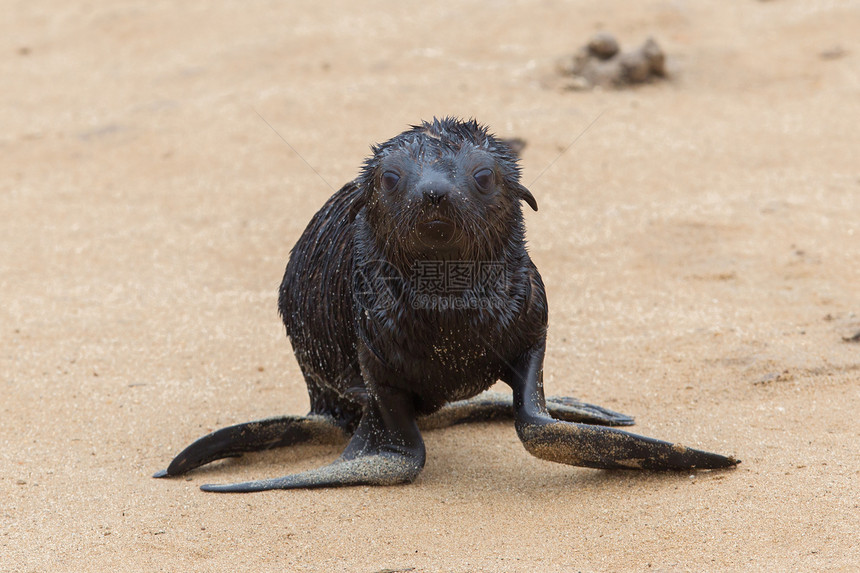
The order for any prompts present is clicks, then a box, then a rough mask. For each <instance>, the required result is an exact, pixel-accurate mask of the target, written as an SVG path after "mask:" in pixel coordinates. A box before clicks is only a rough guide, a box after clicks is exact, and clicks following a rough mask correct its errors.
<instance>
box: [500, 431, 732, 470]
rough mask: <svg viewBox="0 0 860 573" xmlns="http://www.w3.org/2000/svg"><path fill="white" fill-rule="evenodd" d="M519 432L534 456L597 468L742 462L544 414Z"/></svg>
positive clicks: (674, 467) (710, 465)
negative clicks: (543, 416)
mask: <svg viewBox="0 0 860 573" xmlns="http://www.w3.org/2000/svg"><path fill="white" fill-rule="evenodd" d="M517 434H518V435H519V437H520V440H521V441H522V443H523V445H524V446H525V448H526V450H528V452H529V453H530V454H532V455H533V456H536V457H538V458H541V459H545V460H549V461H551V462H558V463H563V464H568V465H573V466H581V467H589V468H598V469H642V470H688V469H693V468H697V469H721V468H730V467H734V466H736V465H737V464H739V463H740V460H737V459H735V458H733V457H728V456H723V455H720V454H715V453H711V452H706V451H702V450H696V449H693V448H687V447H685V446H682V445H680V444H672V443H670V442H664V441H663V440H656V439H654V438H647V437H645V436H639V435H636V434H631V433H630V432H625V431H623V430H616V429H614V428H606V427H600V426H591V425H588V424H574V423H570V422H561V421H557V420H552V419H550V418H542V419H536V420H532V421H529V422H528V423H521V424H517Z"/></svg>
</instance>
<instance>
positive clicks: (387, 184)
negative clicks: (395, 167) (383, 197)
mask: <svg viewBox="0 0 860 573" xmlns="http://www.w3.org/2000/svg"><path fill="white" fill-rule="evenodd" d="M399 182H400V175H398V174H397V173H395V172H394V171H386V172H385V173H383V174H382V188H383V189H385V190H386V191H394V188H395V187H397V184H398V183H399Z"/></svg>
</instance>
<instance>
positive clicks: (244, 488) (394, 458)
mask: <svg viewBox="0 0 860 573" xmlns="http://www.w3.org/2000/svg"><path fill="white" fill-rule="evenodd" d="M422 466H423V460H417V459H415V458H413V457H412V456H408V455H403V454H394V453H380V454H375V455H370V456H363V457H357V458H353V459H349V460H345V459H343V458H341V459H338V460H337V461H335V462H334V463H332V464H329V465H327V466H323V467H321V468H316V469H313V470H309V471H306V472H301V473H297V474H291V475H287V476H284V477H280V478H274V479H266V480H258V481H248V482H242V483H234V484H225V485H218V484H204V485H202V486H200V489H202V490H203V491H214V492H222V493H246V492H253V491H266V490H272V489H309V488H319V487H341V486H350V485H397V484H402V483H410V482H412V481H413V480H414V479H415V478H416V477H417V476H418V474H419V473H420V472H421V468H422Z"/></svg>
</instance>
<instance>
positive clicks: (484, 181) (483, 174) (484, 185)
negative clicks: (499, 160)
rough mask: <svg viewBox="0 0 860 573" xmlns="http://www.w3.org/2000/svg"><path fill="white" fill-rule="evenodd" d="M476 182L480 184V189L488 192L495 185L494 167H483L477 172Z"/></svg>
mask: <svg viewBox="0 0 860 573" xmlns="http://www.w3.org/2000/svg"><path fill="white" fill-rule="evenodd" d="M475 183H476V184H477V185H478V189H480V190H481V191H483V192H484V193H486V192H487V191H489V190H490V187H492V185H493V171H492V169H481V170H480V171H478V172H477V173H475Z"/></svg>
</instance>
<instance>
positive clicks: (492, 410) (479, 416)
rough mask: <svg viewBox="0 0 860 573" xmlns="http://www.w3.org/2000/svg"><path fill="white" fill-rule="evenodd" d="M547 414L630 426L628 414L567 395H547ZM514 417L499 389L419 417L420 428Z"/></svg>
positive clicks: (509, 399)
mask: <svg viewBox="0 0 860 573" xmlns="http://www.w3.org/2000/svg"><path fill="white" fill-rule="evenodd" d="M546 407H547V411H548V412H549V415H550V416H552V417H553V418H555V419H557V420H564V421H566V422H581V423H585V424H596V425H599V426H632V425H633V424H634V420H633V418H632V417H630V416H626V415H624V414H619V413H618V412H613V411H612V410H609V409H607V408H603V407H601V406H595V405H594V404H586V403H585V402H580V401H579V400H577V399H576V398H571V397H569V396H549V397H548V398H547V399H546ZM513 417H514V399H513V396H511V395H510V394H504V393H502V392H484V393H482V394H479V395H477V396H475V397H474V398H469V399H468V400H458V401H457V402H451V403H450V404H446V405H445V406H443V407H442V409H440V410H439V411H437V412H434V413H432V414H429V415H427V416H422V417H420V418H418V427H419V428H421V429H422V430H437V429H439V428H447V427H449V426H455V425H457V424H469V423H473V422H490V421H493V420H511V419H513Z"/></svg>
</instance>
